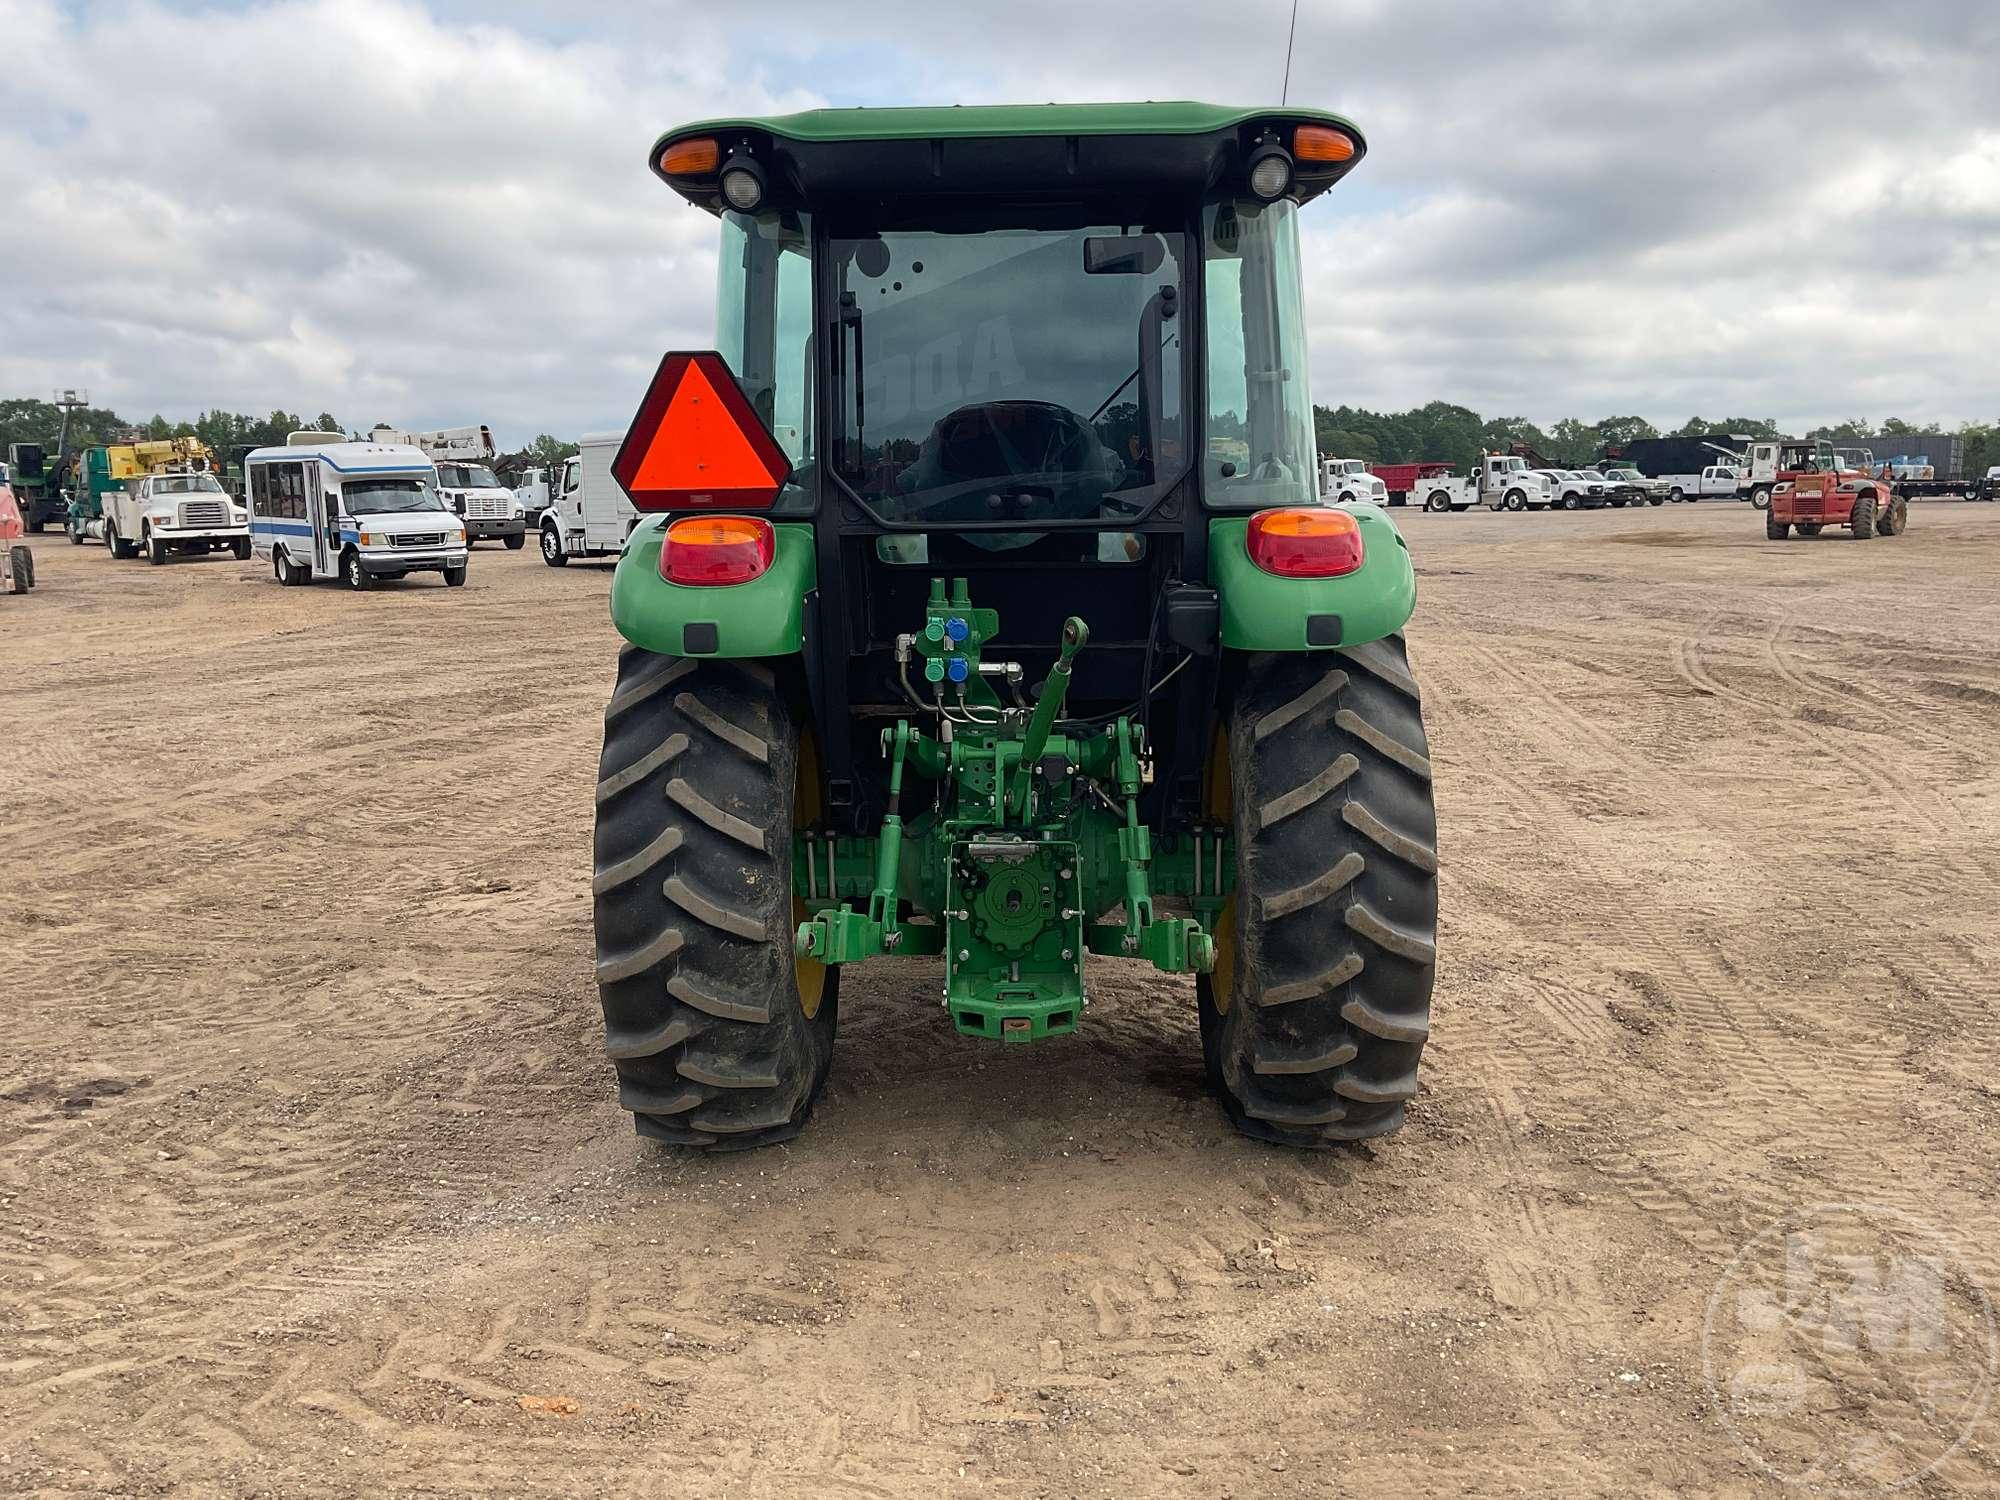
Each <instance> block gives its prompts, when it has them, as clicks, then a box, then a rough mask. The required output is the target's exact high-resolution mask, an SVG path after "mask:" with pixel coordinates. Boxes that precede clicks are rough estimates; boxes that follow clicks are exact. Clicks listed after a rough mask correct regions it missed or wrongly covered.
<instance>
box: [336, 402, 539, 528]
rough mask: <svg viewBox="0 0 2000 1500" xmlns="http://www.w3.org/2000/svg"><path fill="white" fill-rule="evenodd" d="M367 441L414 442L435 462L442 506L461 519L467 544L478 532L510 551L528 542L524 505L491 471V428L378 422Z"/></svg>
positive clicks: (493, 451) (493, 454)
mask: <svg viewBox="0 0 2000 1500" xmlns="http://www.w3.org/2000/svg"><path fill="white" fill-rule="evenodd" d="M368 441H369V442H371V443H376V444H391V445H393V444H401V445H402V446H404V447H409V448H415V449H417V450H418V451H419V452H421V453H422V454H423V455H424V457H426V458H428V459H429V460H430V461H431V462H432V463H433V464H435V465H436V466H437V487H438V495H439V497H440V498H441V499H443V501H444V503H445V507H446V508H447V509H448V510H450V511H452V512H453V513H454V514H456V515H457V516H458V517H459V518H460V519H461V520H463V521H464V522H465V544H466V546H467V547H470V546H471V545H472V544H473V543H474V542H477V541H479V540H480V539H481V538H482V537H485V538H497V539H498V540H500V541H502V542H504V543H506V545H507V548H508V550H509V551H518V550H520V549H521V548H522V547H524V546H526V545H527V542H528V511H527V505H526V503H525V502H524V501H523V500H522V498H521V497H520V496H518V495H516V494H515V493H514V492H513V491H512V490H510V489H508V488H507V487H506V486H505V485H503V484H501V482H500V478H499V476H498V475H497V474H495V473H494V472H493V460H494V458H495V457H496V456H497V455H498V454H499V451H500V450H499V448H498V447H497V446H496V445H495V444H494V441H493V429H492V428H490V427H485V426H476V427H441V428H438V429H436V430H435V431H432V432H399V431H397V430H396V429H395V428H393V427H377V428H375V429H374V430H373V431H372V432H370V433H369V434H368Z"/></svg>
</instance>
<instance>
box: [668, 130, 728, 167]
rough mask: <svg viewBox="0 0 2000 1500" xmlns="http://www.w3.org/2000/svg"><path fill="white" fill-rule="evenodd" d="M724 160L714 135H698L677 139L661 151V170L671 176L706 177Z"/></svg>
mask: <svg viewBox="0 0 2000 1500" xmlns="http://www.w3.org/2000/svg"><path fill="white" fill-rule="evenodd" d="M721 160H722V147H721V146H719V145H718V144H717V143H716V140H715V137H714V136H708V135H698V136H695V137H693V138H692V139H690V140H685V141H675V142H673V143H672V144H670V145H669V146H668V147H667V149H666V150H664V151H662V152H661V153H660V170H661V171H662V172H664V173H666V174H667V176H669V177H706V176H707V175H708V174H709V173H710V172H713V171H714V170H715V168H716V166H717V164H718V163H720V162H721Z"/></svg>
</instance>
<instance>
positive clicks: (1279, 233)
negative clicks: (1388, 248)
mask: <svg viewBox="0 0 2000 1500" xmlns="http://www.w3.org/2000/svg"><path fill="white" fill-rule="evenodd" d="M1297 215H1298V210H1297V207H1296V206H1295V205H1294V204H1292V203H1291V202H1289V201H1284V202H1278V203H1269V204H1259V203H1250V202H1222V203H1211V204H1210V205H1209V206H1208V207H1207V209H1206V210H1205V211H1204V215H1203V218H1204V227H1205V230H1206V234H1205V239H1206V244H1205V245H1204V246H1203V268H1202V271H1203V283H1202V284H1203V296H1204V300H1205V302H1206V303H1207V308H1208V319H1207V333H1208V439H1207V445H1206V446H1207V452H1206V453H1205V454H1204V462H1203V468H1202V477H1203V493H1204V494H1205V495H1206V496H1207V498H1208V501H1209V503H1210V504H1212V505H1244V506H1249V505H1309V504H1311V503H1312V501H1313V499H1314V497H1315V488H1316V487H1315V482H1314V471H1315V469H1316V467H1317V465H1318V457H1317V452H1316V448H1315V442H1314V437H1313V409H1312V396H1311V394H1310V393H1309V391H1308V390H1307V386H1306V336H1305V299H1304V291H1303V278H1302V276H1301V272H1300V265H1299V231H1298V217H1297Z"/></svg>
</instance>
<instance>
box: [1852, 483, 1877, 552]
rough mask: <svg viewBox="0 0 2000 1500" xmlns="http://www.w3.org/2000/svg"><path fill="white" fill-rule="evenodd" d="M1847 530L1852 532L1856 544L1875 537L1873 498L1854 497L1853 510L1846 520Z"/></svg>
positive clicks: (1864, 496)
mask: <svg viewBox="0 0 2000 1500" xmlns="http://www.w3.org/2000/svg"><path fill="white" fill-rule="evenodd" d="M1847 524H1848V528H1849V529H1850V530H1851V531H1853V533H1854V539H1855V540H1856V541H1857V542H1865V541H1867V540H1868V539H1869V538H1870V537H1872V536H1873V535H1875V497H1874V496H1873V495H1856V496H1855V497H1854V510H1853V511H1852V513H1851V515H1850V518H1849V520H1848V523H1847Z"/></svg>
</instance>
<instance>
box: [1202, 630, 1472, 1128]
mask: <svg viewBox="0 0 2000 1500" xmlns="http://www.w3.org/2000/svg"><path fill="white" fill-rule="evenodd" d="M1404 650H1405V648H1404V645H1403V641H1402V639H1401V637H1400V636H1392V637H1389V638H1387V639H1385V640H1382V641H1377V642H1373V643H1371V644H1369V645H1366V646H1361V647H1356V648H1353V649H1350V650H1345V651H1341V652H1339V653H1327V654H1325V655H1320V654H1316V653H1299V654H1296V655H1294V654H1290V653H1272V654H1269V655H1263V656H1249V657H1245V658H1241V659H1240V664H1239V675H1237V676H1235V677H1234V678H1233V679H1232V680H1231V682H1230V683H1229V692H1230V694H1231V701H1230V704H1229V707H1228V709H1227V724H1228V739H1227V744H1228V749H1229V755H1230V786H1231V801H1232V804H1233V808H1234V813H1233V817H1234V822H1235V834H1236V844H1237V891H1238V897H1237V901H1238V904H1237V908H1236V911H1237V918H1238V921H1237V927H1236V939H1235V949H1234V953H1233V955H1232V956H1233V968H1234V971H1235V973H1236V976H1237V978H1236V990H1235V995H1234V997H1233V1003H1232V1004H1231V1005H1230V1008H1229V1010H1228V1011H1227V1013H1224V1012H1221V1011H1218V1010H1217V1009H1216V1005H1215V1000H1216V997H1215V994H1214V991H1213V988H1212V985H1211V983H1210V980H1209V978H1208V976H1206V975H1203V976H1199V977H1198V979H1197V984H1196V991H1197V994H1198V995H1199V996H1200V997H1201V1018H1202V1033H1203V1050H1204V1056H1205V1059H1206V1062H1207V1066H1208V1072H1209V1077H1210V1080H1211V1083H1212V1084H1213V1086H1214V1088H1215V1091H1216V1093H1217V1094H1218V1096H1219V1097H1220V1099H1221V1101H1222V1104H1223V1108H1224V1112H1225V1113H1226V1114H1228V1116H1229V1118H1230V1119H1231V1121H1232V1122H1233V1123H1234V1124H1235V1125H1236V1127H1237V1128H1238V1129H1239V1130H1241V1131H1243V1132H1244V1133H1245V1134H1247V1135H1250V1136H1253V1137H1255V1138H1257V1139H1260V1140H1264V1141H1269V1142H1272V1143H1275V1144H1279V1145H1287V1146H1306V1147H1322V1148H1323V1147H1327V1146H1331V1145H1333V1144H1335V1143H1337V1142H1342V1141H1353V1140H1362V1139H1366V1138H1368V1137H1371V1136H1377V1135H1382V1134H1386V1133H1388V1132H1389V1131H1392V1130H1395V1129H1397V1128H1398V1127H1399V1126H1400V1125H1401V1124H1402V1123H1403V1120H1404V1118H1405V1115H1406V1106H1407V1103H1408V1101H1409V1099H1411V1098H1412V1097H1413V1096H1414V1095H1415V1094H1416V1091H1417V1077H1418V1061H1419V1058H1420V1055H1421V1053H1422V1049H1423V1046H1424V1044H1425V1042H1426V1041H1427V1040H1428V1038H1429V1035H1430V996H1431V988H1432V983H1433V979H1434V975H1435V964H1436V955H1437V946H1436V933H1437V822H1436V813H1435V810H1434V805H1433V800H1432V767H1431V762H1430V753H1429V747H1428V745H1427V744H1426V742H1425V737H1424V730H1423V719H1422V706H1421V696H1420V694H1419V691H1418V688H1417V683H1416V680H1415V678H1414V677H1413V676H1412V674H1411V673H1410V671H1409V667H1408V663H1407V659H1406V657H1405V655H1404ZM1345 759H1352V760H1353V761H1354V762H1355V763H1356V764H1355V768H1354V769H1353V770H1351V771H1345V772H1344V773H1342V774H1339V775H1338V776H1337V777H1336V776H1334V775H1333V774H1332V768H1333V767H1335V766H1337V765H1339V764H1340V762H1341V761H1343V760H1345ZM1324 780H1332V781H1334V782H1335V785H1333V786H1332V787H1330V788H1329V789H1328V790H1327V791H1326V792H1325V793H1324V794H1323V795H1320V796H1317V797H1310V796H1309V797H1303V798H1295V797H1294V796H1293V794H1294V793H1296V792H1297V791H1299V790H1300V789H1303V788H1307V787H1311V786H1314V785H1315V783H1317V782H1320V781H1324ZM1287 799H1290V800H1287ZM1273 810H1276V811H1279V812H1281V813H1282V816H1278V817H1271V816H1267V814H1268V813H1269V812H1270V811H1273Z"/></svg>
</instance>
